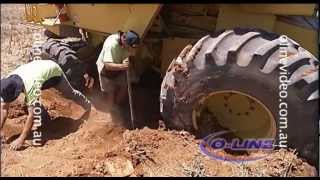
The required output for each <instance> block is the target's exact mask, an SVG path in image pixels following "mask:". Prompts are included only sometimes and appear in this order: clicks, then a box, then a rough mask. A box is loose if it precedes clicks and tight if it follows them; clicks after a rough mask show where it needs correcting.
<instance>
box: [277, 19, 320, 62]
mask: <svg viewBox="0 0 320 180" xmlns="http://www.w3.org/2000/svg"><path fill="white" fill-rule="evenodd" d="M274 32H275V33H277V34H285V35H287V36H288V37H290V38H292V39H293V40H295V41H296V42H297V43H299V44H300V45H301V46H302V47H303V48H305V49H306V50H308V51H310V52H311V53H312V54H313V55H314V56H315V57H318V54H319V53H318V43H317V42H318V37H317V31H315V30H312V29H307V28H303V27H299V26H295V25H292V24H288V23H285V22H281V21H276V23H275V27H274Z"/></svg>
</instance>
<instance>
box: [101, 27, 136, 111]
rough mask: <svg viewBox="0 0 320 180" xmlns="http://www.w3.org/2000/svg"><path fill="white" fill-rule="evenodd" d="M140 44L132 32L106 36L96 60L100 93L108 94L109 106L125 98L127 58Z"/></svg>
mask: <svg viewBox="0 0 320 180" xmlns="http://www.w3.org/2000/svg"><path fill="white" fill-rule="evenodd" d="M139 43H140V38H139V35H138V34H137V33H135V32H134V31H128V32H121V31H119V32H118V33H116V34H112V35H110V36H108V38H107V39H106V40H105V41H104V44H103V48H102V51H101V53H100V55H99V58H98V60H97V63H96V64H97V67H98V72H99V81H100V87H101V91H102V92H105V93H107V94H108V99H109V101H110V103H111V105H114V104H120V103H121V102H123V100H124V98H125V97H126V96H127V92H128V90H127V80H126V71H127V70H128V68H129V67H128V57H129V56H133V49H132V48H136V47H137V46H138V45H139Z"/></svg>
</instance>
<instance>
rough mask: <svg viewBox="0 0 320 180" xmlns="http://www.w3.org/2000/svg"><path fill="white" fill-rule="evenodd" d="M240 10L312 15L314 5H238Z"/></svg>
mask: <svg viewBox="0 0 320 180" xmlns="http://www.w3.org/2000/svg"><path fill="white" fill-rule="evenodd" d="M237 6H238V7H240V8H241V9H242V10H245V11H247V12H252V13H263V14H276V15H303V16H311V15H313V14H314V11H315V8H316V5H315V4H239V5H237Z"/></svg>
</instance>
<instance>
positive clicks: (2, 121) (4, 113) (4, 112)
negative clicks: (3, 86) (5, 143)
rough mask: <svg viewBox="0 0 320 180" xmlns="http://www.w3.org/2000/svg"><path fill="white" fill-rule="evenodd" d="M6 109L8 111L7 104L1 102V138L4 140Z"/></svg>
mask: <svg viewBox="0 0 320 180" xmlns="http://www.w3.org/2000/svg"><path fill="white" fill-rule="evenodd" d="M8 109H9V103H4V102H1V122H0V123H1V124H0V133H1V138H4V133H3V126H4V123H5V122H6V119H7V116H8Z"/></svg>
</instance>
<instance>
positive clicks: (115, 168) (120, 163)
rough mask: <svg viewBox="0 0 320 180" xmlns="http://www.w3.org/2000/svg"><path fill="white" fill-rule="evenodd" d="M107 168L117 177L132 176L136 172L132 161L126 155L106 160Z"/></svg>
mask: <svg viewBox="0 0 320 180" xmlns="http://www.w3.org/2000/svg"><path fill="white" fill-rule="evenodd" d="M104 165H105V168H106V169H107V170H108V172H109V173H110V174H111V176H116V177H126V176H130V175H131V174H132V173H133V172H134V168H133V165H132V162H131V161H129V160H128V159H127V158H125V157H121V156H115V157H112V158H108V159H107V160H106V161H105V162H104Z"/></svg>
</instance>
